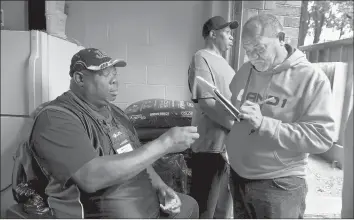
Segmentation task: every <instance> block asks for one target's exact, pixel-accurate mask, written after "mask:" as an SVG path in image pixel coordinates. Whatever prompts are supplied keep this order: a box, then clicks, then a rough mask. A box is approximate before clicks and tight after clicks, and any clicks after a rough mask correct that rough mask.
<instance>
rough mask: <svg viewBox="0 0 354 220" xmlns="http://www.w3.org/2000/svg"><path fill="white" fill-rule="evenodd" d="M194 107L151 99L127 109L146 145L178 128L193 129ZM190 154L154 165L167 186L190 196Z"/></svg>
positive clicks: (159, 161)
mask: <svg viewBox="0 0 354 220" xmlns="http://www.w3.org/2000/svg"><path fill="white" fill-rule="evenodd" d="M193 108H194V105H193V103H192V102H189V101H174V100H167V99H148V100H142V101H138V102H135V103H133V104H131V105H130V106H128V107H127V108H126V109H125V113H126V114H127V115H128V117H129V119H130V120H131V122H132V123H133V124H134V127H135V129H136V131H137V133H138V136H139V139H140V141H141V142H142V143H143V144H144V143H147V142H150V141H152V140H154V139H156V138H158V137H159V136H160V135H162V134H163V133H165V132H166V131H167V130H168V129H170V128H172V127H175V126H180V127H182V126H190V125H191V122H192V115H193ZM189 157H190V152H188V151H185V152H182V153H177V154H169V155H166V156H164V157H162V158H161V159H159V160H158V161H156V163H155V164H153V166H154V168H155V170H156V172H157V173H158V174H159V175H160V177H161V178H162V180H164V181H165V183H166V184H167V185H168V186H170V187H171V188H173V189H174V190H175V191H177V192H181V193H186V194H188V192H189V187H188V181H189V179H190V178H188V177H190V176H191V171H190V169H189V168H188V166H187V163H186V160H188V159H189Z"/></svg>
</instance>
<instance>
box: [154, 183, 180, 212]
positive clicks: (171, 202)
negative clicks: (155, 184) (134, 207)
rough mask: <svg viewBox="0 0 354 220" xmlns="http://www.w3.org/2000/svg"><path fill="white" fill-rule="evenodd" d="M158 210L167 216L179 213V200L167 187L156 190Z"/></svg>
mask: <svg viewBox="0 0 354 220" xmlns="http://www.w3.org/2000/svg"><path fill="white" fill-rule="evenodd" d="M157 193H158V196H159V200H160V208H161V209H162V211H163V212H165V213H167V214H177V213H179V212H180V211H181V205H182V203H181V200H180V198H179V197H178V195H177V193H176V192H175V191H174V190H173V189H171V188H170V187H168V186H167V185H165V186H163V187H160V188H159V189H158V192H157Z"/></svg>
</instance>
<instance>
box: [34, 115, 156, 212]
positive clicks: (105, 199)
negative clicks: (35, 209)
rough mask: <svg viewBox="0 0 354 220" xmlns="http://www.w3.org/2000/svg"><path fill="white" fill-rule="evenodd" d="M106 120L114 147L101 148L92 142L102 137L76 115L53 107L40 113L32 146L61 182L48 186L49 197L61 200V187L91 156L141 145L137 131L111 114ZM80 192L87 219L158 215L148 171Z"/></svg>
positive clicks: (44, 165) (41, 161) (51, 172)
mask: <svg viewBox="0 0 354 220" xmlns="http://www.w3.org/2000/svg"><path fill="white" fill-rule="evenodd" d="M106 122H107V123H108V124H110V125H109V127H111V129H112V132H111V134H110V135H112V137H113V139H112V140H113V142H114V143H112V146H113V147H112V146H108V145H105V146H102V148H100V149H98V148H94V147H93V144H92V141H93V142H95V141H99V140H91V139H90V138H89V136H88V133H87V132H86V129H85V127H84V125H83V123H82V122H81V121H80V120H79V119H78V118H77V117H75V115H70V114H68V113H66V112H62V111H58V110H52V109H48V110H44V111H43V112H42V113H41V114H40V115H39V117H38V119H37V121H36V124H35V127H34V131H33V135H32V140H33V148H34V151H35V152H36V154H37V156H38V157H39V158H40V163H41V165H42V166H43V167H45V168H46V170H48V171H49V172H50V175H51V176H52V177H53V179H55V181H56V182H57V183H58V184H51V185H50V186H49V187H47V188H46V193H47V195H48V196H49V197H52V198H55V199H57V200H60V199H61V198H60V196H61V195H62V194H61V193H60V190H61V188H60V187H61V186H62V185H63V184H64V183H66V182H68V181H69V180H70V179H71V177H72V176H73V175H74V174H75V173H76V172H77V171H78V170H79V169H80V168H81V167H83V166H84V165H85V164H86V163H88V162H89V161H91V160H92V159H94V158H96V157H98V156H102V155H113V154H121V153H125V152H129V151H132V150H134V149H136V148H137V147H140V142H139V141H138V139H137V137H136V136H132V135H136V133H134V134H132V132H131V131H130V130H129V129H128V127H129V126H128V125H126V124H124V122H123V121H120V120H117V118H114V117H113V118H112V117H111V118H110V120H109V119H107V121H106ZM103 129H105V128H103ZM102 151H103V152H102ZM118 170H119V167H117V171H118ZM80 192H81V199H82V201H81V202H82V203H83V207H84V212H85V214H84V215H85V218H87V217H90V218H91V217H92V218H156V217H157V216H158V215H159V202H158V198H157V195H156V191H155V190H154V189H153V187H152V184H151V180H150V179H149V176H148V174H147V172H146V170H144V171H142V172H141V173H139V174H138V175H136V176H135V177H133V178H131V179H129V180H127V181H126V182H124V183H122V184H119V185H115V186H111V187H108V188H107V189H103V190H99V191H97V192H95V193H91V194H88V193H85V192H83V191H82V190H80ZM64 200H65V198H63V201H64ZM63 203H65V202H63ZM49 205H50V204H49ZM63 205H64V204H63Z"/></svg>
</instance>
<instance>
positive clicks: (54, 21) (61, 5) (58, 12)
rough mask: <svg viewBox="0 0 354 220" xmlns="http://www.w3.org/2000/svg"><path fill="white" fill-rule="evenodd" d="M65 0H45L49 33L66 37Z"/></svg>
mask: <svg viewBox="0 0 354 220" xmlns="http://www.w3.org/2000/svg"><path fill="white" fill-rule="evenodd" d="M65 11H66V10H65V1H45V16H46V29H47V33H48V34H50V35H53V36H56V37H60V38H63V39H66V34H65V27H66V18H67V15H66V13H65Z"/></svg>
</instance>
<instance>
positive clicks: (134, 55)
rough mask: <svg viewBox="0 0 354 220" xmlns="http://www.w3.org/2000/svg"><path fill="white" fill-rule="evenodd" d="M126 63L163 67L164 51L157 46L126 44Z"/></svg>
mask: <svg viewBox="0 0 354 220" xmlns="http://www.w3.org/2000/svg"><path fill="white" fill-rule="evenodd" d="M127 51H128V52H127V53H128V55H127V62H128V63H129V65H140V66H142V65H164V64H165V63H166V61H165V60H166V59H165V53H164V52H165V51H164V49H161V48H160V47H157V46H139V45H135V44H128V48H127Z"/></svg>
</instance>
